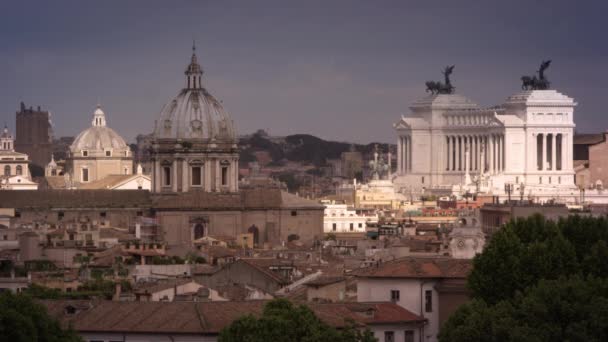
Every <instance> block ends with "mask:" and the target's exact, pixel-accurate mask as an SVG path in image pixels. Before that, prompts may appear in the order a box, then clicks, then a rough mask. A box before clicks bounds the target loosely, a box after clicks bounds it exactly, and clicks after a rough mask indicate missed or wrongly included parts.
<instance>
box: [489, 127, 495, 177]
mask: <svg viewBox="0 0 608 342" xmlns="http://www.w3.org/2000/svg"><path fill="white" fill-rule="evenodd" d="M488 138H489V139H488V140H489V141H488V145H489V147H490V160H489V164H490V167H489V169H490V174H494V136H493V135H490V136H489V137H488Z"/></svg>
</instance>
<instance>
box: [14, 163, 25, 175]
mask: <svg viewBox="0 0 608 342" xmlns="http://www.w3.org/2000/svg"><path fill="white" fill-rule="evenodd" d="M15 174H17V176H21V175H22V174H23V168H22V167H21V165H17V168H16V169H15Z"/></svg>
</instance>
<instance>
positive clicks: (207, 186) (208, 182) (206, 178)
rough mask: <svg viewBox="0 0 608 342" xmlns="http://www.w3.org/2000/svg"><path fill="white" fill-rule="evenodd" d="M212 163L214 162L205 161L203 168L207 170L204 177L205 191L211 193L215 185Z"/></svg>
mask: <svg viewBox="0 0 608 342" xmlns="http://www.w3.org/2000/svg"><path fill="white" fill-rule="evenodd" d="M211 163H212V160H207V161H205V164H204V165H203V167H204V168H205V173H204V174H203V175H204V181H203V189H204V190H205V191H211V190H212V188H213V185H212V184H211Z"/></svg>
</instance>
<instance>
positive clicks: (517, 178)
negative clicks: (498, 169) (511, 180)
mask: <svg viewBox="0 0 608 342" xmlns="http://www.w3.org/2000/svg"><path fill="white" fill-rule="evenodd" d="M515 183H516V184H519V176H517V177H515Z"/></svg>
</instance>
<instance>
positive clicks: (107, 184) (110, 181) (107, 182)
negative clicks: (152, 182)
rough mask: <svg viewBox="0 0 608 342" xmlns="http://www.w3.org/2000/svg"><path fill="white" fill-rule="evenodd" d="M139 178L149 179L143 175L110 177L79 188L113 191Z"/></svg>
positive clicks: (84, 184)
mask: <svg viewBox="0 0 608 342" xmlns="http://www.w3.org/2000/svg"><path fill="white" fill-rule="evenodd" d="M138 177H147V178H150V177H148V176H143V175H138V174H134V175H108V176H106V177H104V178H102V179H98V180H96V181H94V182H90V183H83V184H81V185H80V186H79V187H78V188H79V189H112V188H114V187H116V186H119V185H121V184H123V183H126V182H128V181H129V180H131V179H135V178H138Z"/></svg>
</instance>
